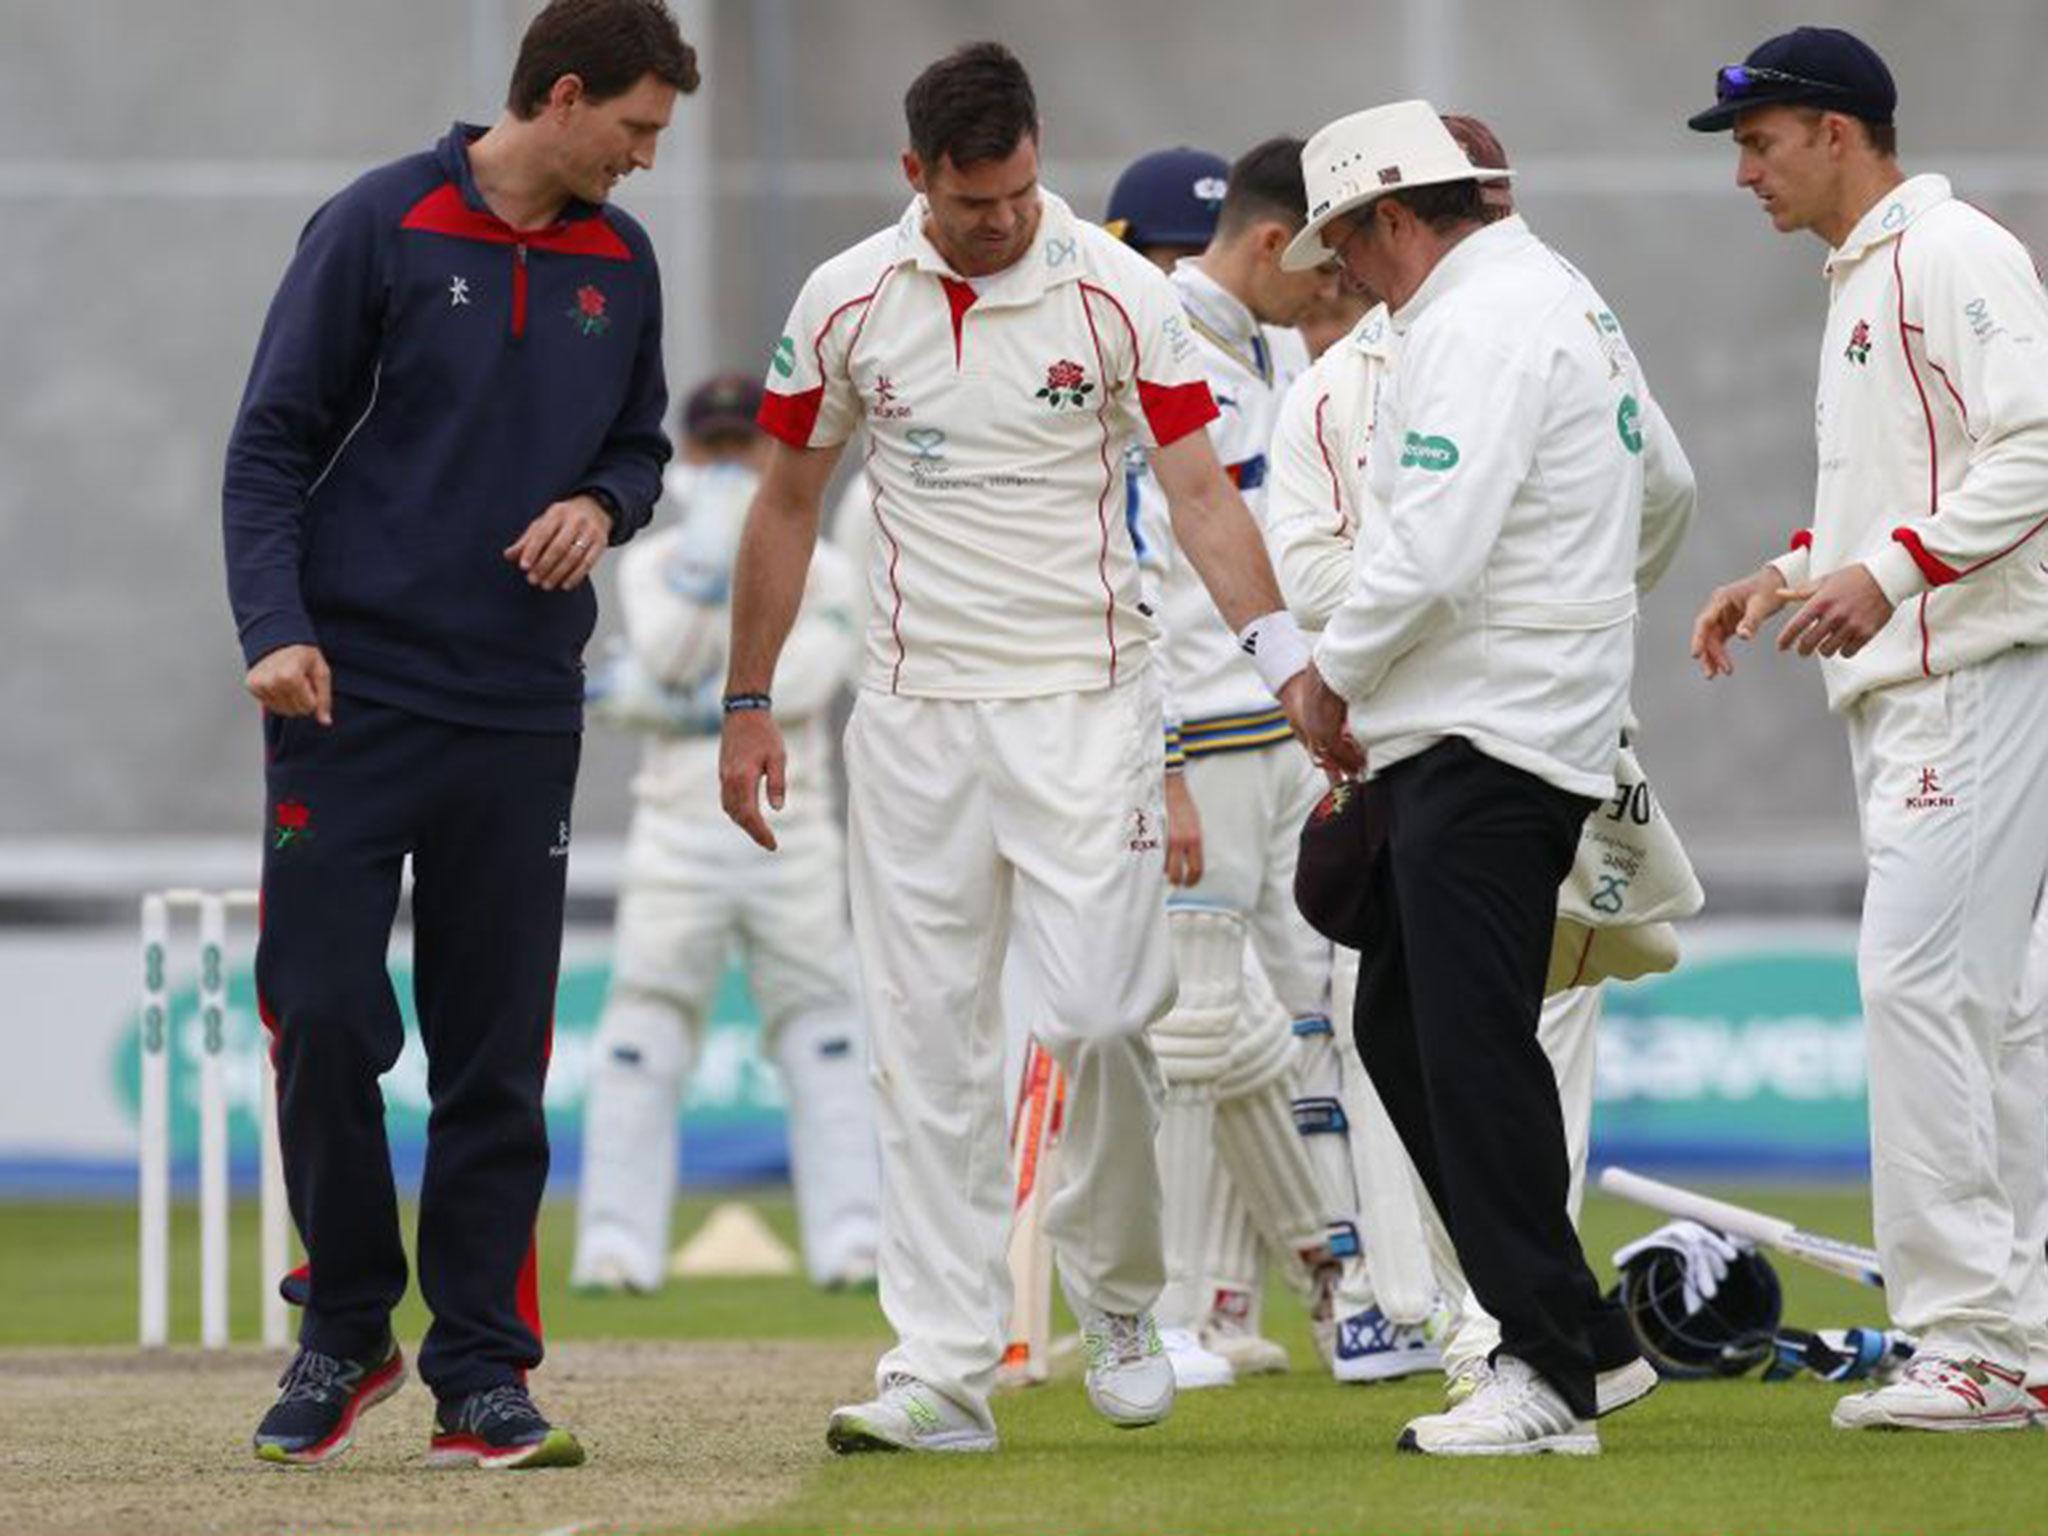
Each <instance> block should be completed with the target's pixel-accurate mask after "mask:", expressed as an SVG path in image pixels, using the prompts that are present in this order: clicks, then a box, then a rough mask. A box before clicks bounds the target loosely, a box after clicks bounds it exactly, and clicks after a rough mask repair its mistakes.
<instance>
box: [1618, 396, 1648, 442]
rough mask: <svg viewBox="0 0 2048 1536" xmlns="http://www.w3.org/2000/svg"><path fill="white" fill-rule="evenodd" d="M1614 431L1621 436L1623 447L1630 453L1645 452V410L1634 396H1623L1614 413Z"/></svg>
mask: <svg viewBox="0 0 2048 1536" xmlns="http://www.w3.org/2000/svg"><path fill="white" fill-rule="evenodd" d="M1614 429H1615V430H1616V431H1617V432H1619V433H1620V434H1621V446H1622V447H1624V448H1626V449H1627V450H1628V451H1629V452H1630V453H1641V452H1642V451H1643V408H1642V407H1641V406H1640V405H1638V404H1637V403H1636V397H1635V396H1634V395H1623V396H1622V397H1621V407H1620V409H1619V410H1617V411H1616V412H1615V413H1614Z"/></svg>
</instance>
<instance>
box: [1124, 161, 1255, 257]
mask: <svg viewBox="0 0 2048 1536" xmlns="http://www.w3.org/2000/svg"><path fill="white" fill-rule="evenodd" d="M1229 188H1230V162H1229V161H1227V160H1225V159H1224V158H1223V157H1222V156H1221V155H1212V154H1210V153H1209V152H1208V151H1207V150H1203V149H1188V148H1186V147H1185V146H1183V147H1181V148H1179V149H1161V150H1155V151H1153V152H1152V153H1151V154H1149V155H1142V156H1140V157H1139V158H1138V159H1136V160H1133V161H1132V162H1131V163H1130V164H1129V165H1127V166H1125V167H1124V173H1123V174H1122V175H1121V176H1119V177H1117V179H1116V186H1115V187H1114V188H1113V189H1112V190H1111V191H1110V194H1109V212H1108V213H1107V214H1106V215H1104V217H1103V221H1102V222H1103V227H1104V228H1106V229H1107V230H1108V231H1109V232H1110V233H1111V234H1112V235H1115V236H1116V237H1117V239H1119V240H1121V241H1123V243H1124V244H1125V245H1131V246H1136V247H1137V248H1138V249H1140V250H1143V249H1144V248H1145V247H1146V246H1150V245H1184V246H1188V247H1189V248H1191V249H1194V250H1200V249H1201V248H1202V247H1203V246H1206V245H1207V244H1208V243H1209V237H1210V236H1211V235H1213V234H1215V233H1216V215H1217V214H1218V213H1219V212H1220V211H1221V210H1222V208H1223V194H1224V193H1225V192H1226V191H1228V190H1229Z"/></svg>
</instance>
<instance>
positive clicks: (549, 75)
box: [505, 0, 697, 119]
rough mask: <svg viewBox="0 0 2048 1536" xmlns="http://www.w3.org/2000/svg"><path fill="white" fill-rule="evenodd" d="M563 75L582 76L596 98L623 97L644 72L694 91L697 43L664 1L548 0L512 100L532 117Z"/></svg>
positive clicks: (525, 49) (514, 109) (516, 109)
mask: <svg viewBox="0 0 2048 1536" xmlns="http://www.w3.org/2000/svg"><path fill="white" fill-rule="evenodd" d="M564 75H574V76H576V77H577V78H578V79H579V80H581V81H582V82H583V89H584V91H585V92H586V93H588V95H589V96H590V98H591V100H593V101H609V100H610V99H611V98H612V97H614V96H623V95H625V94H626V92H628V91H630V90H631V89H633V87H634V86H636V85H638V84H639V83H640V80H641V78H642V77H643V76H646V75H653V76H654V77H655V78H656V79H657V80H663V81H666V82H667V83H668V84H670V85H672V86H674V87H675V88H676V89H677V90H679V91H682V92H684V93H685V94H688V93H689V92H691V91H694V90H696V89H697V50H696V49H694V48H692V47H691V46H690V45H689V44H688V43H686V42H684V41H683V34H682V33H681V32H679V31H678V30H677V29H676V19H675V17H674V16H672V15H670V14H669V9H668V7H667V5H665V4H663V0H549V4H548V6H547V9H545V10H543V11H542V12H541V13H540V14H539V15H538V16H536V17H534V18H533V25H532V26H530V27H528V28H527V29H526V36H525V37H523V38H521V39H520V40H519V60H518V62H517V63H515V64H514V65H513V66H512V84H511V86H510V88H509V89H507V91H506V92H505V105H506V107H507V108H508V109H510V111H511V113H512V115H513V116H514V117H518V118H522V119H530V118H532V117H533V116H535V115H536V114H537V113H538V112H539V111H540V109H541V108H542V107H544V106H546V105H547V100H548V93H549V92H551V91H552V90H554V88H555V82H556V81H557V80H559V79H561V78H562V76H564Z"/></svg>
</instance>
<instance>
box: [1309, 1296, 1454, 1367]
mask: <svg viewBox="0 0 2048 1536" xmlns="http://www.w3.org/2000/svg"><path fill="white" fill-rule="evenodd" d="M1443 1362H1444V1357H1443V1351H1442V1350H1441V1349H1439V1348H1438V1347H1437V1344H1436V1341H1435V1340H1434V1339H1432V1338H1431V1337H1430V1336H1429V1326H1428V1324H1427V1323H1397V1322H1394V1321H1393V1320H1392V1319H1391V1318H1389V1317H1388V1316H1387V1314H1386V1313H1384V1312H1382V1311H1381V1310H1380V1309H1379V1308H1378V1307H1367V1308H1366V1309H1365V1310H1364V1311H1362V1312H1352V1313H1349V1314H1347V1315H1345V1316H1343V1317H1340V1318H1338V1319H1337V1345H1336V1357H1335V1358H1334V1359H1332V1360H1331V1362H1330V1374H1331V1375H1333V1376H1335V1377H1336V1378H1337V1379H1338V1380H1339V1381H1396V1380H1398V1379H1400V1378H1401V1377H1403V1376H1417V1375H1420V1374H1421V1373H1422V1372H1424V1371H1433V1370H1436V1369H1437V1368H1438V1367H1440V1366H1441V1365H1442V1364H1443Z"/></svg>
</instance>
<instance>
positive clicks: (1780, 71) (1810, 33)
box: [1686, 27, 1899, 133]
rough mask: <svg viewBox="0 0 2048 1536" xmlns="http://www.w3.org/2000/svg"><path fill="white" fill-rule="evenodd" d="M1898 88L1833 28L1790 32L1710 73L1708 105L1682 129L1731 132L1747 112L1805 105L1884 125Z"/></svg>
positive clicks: (1858, 42) (1860, 47)
mask: <svg viewBox="0 0 2048 1536" xmlns="http://www.w3.org/2000/svg"><path fill="white" fill-rule="evenodd" d="M1898 102H1899V92H1898V87H1897V86H1895V85H1894V84H1893V83H1892V72H1891V71H1890V70H1889V69H1887V68H1886V67H1885V62H1884V60H1883V59H1881V58H1879V57H1878V56H1877V50H1876V49H1874V48H1872V47H1871V46H1870V44H1868V43H1866V42H1864V41H1863V39H1862V38H1860V37H1857V36H1855V35H1853V34H1852V33H1848V32H1844V31H1842V30H1841V29H1840V28H1839V27H1794V28H1793V29H1792V30H1791V31H1790V32H1785V33H1781V34H1779V35H1778V36H1777V37H1773V38H1768V39H1766V40H1765V41H1763V42H1761V43H1758V44H1757V45H1756V47H1754V48H1752V49H1750V51H1749V57H1747V58H1746V59H1744V60H1743V61H1742V62H1741V63H1740V64H1724V65H1722V66H1721V68H1720V69H1719V70H1717V71H1715V74H1714V104H1713V105H1712V106H1711V107H1708V108H1707V109H1706V111H1704V112H1696V113H1694V114H1693V115H1692V116H1691V117H1690V118H1688V119H1687V120H1686V126H1688V127H1690V128H1693V129H1695V130H1697V131H1698V132H1700V133H1719V132H1720V131H1721V130H1722V129H1724V128H1732V127H1733V126H1734V125H1735V119H1736V117H1737V116H1738V115H1739V114H1741V113H1743V112H1746V111H1748V110H1749V109H1750V108H1751V107H1784V106H1807V107H1818V108H1820V109H1822V110H1824V111H1828V112H1841V113H1845V114H1847V115H1848V116H1850V117H1855V118H1861V119H1862V120H1863V121H1864V122H1866V123H1877V124H1886V125H1889V124H1890V122H1891V120H1892V111H1893V109H1894V108H1896V107H1897V106H1898Z"/></svg>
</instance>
